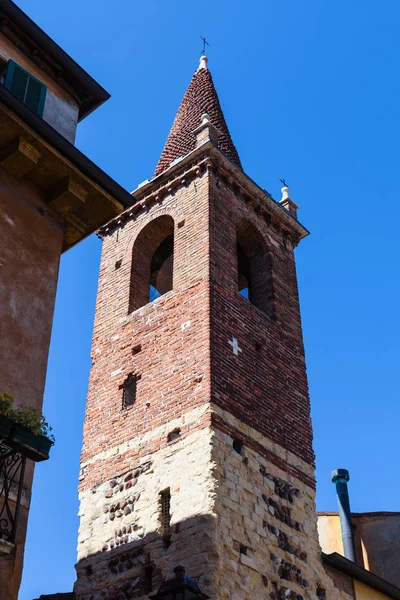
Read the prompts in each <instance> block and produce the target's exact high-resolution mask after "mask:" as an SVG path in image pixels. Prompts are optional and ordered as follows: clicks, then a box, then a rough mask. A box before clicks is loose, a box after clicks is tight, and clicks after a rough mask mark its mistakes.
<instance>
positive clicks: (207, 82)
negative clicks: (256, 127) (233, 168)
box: [154, 69, 241, 176]
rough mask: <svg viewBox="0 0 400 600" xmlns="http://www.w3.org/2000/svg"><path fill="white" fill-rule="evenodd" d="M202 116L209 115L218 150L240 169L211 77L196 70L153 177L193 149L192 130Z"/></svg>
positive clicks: (207, 73)
mask: <svg viewBox="0 0 400 600" xmlns="http://www.w3.org/2000/svg"><path fill="white" fill-rule="evenodd" d="M204 113H207V114H208V115H209V117H210V121H211V123H212V124H213V125H214V127H216V128H217V130H218V132H219V142H218V146H219V148H220V149H221V150H222V151H223V152H224V153H225V154H226V156H227V157H228V158H229V159H230V160H231V161H232V162H234V163H235V164H236V165H237V166H238V167H241V163H240V158H239V155H238V153H237V150H236V148H235V146H234V144H233V142H232V138H231V135H230V133H229V129H228V126H227V124H226V122H225V117H224V115H223V112H222V109H221V105H220V103H219V99H218V95H217V92H216V90H215V87H214V82H213V79H212V75H211V73H210V71H208V70H207V69H200V70H199V71H196V73H195V74H194V75H193V78H192V81H191V82H190V85H189V87H188V89H187V90H186V93H185V95H184V97H183V100H182V102H181V105H180V107H179V110H178V112H177V114H176V117H175V121H174V123H173V125H172V128H171V131H170V133H169V135H168V139H167V141H166V143H165V146H164V150H163V151H162V154H161V157H160V160H159V161H158V164H157V168H156V170H155V172H154V176H156V175H159V174H160V173H162V172H163V171H165V169H168V167H169V165H170V164H171V162H172V161H174V160H175V159H177V158H180V157H181V156H186V154H189V152H191V151H192V150H194V148H195V146H196V136H195V133H194V130H195V129H196V127H198V126H199V125H200V119H201V116H202V115H203V114H204Z"/></svg>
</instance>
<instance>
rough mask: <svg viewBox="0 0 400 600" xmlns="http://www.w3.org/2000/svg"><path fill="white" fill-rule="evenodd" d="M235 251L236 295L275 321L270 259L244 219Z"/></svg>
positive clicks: (240, 226)
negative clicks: (237, 293)
mask: <svg viewBox="0 0 400 600" xmlns="http://www.w3.org/2000/svg"><path fill="white" fill-rule="evenodd" d="M236 248H237V285H238V291H239V294H240V295H241V296H243V297H244V298H246V299H247V300H249V301H250V302H251V303H252V304H254V306H257V308H259V309H260V310H262V311H263V312H265V313H266V314H267V315H269V316H270V317H272V318H274V316H275V306H274V291H273V285H272V269H271V257H270V254H269V252H268V248H267V246H266V243H265V241H264V239H263V237H262V235H261V233H260V232H259V231H258V229H257V228H256V227H255V226H254V225H253V224H252V223H250V222H249V221H246V220H245V219H242V220H241V221H239V223H238V225H237V229H236Z"/></svg>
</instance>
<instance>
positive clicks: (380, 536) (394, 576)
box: [318, 512, 400, 587]
mask: <svg viewBox="0 0 400 600" xmlns="http://www.w3.org/2000/svg"><path fill="white" fill-rule="evenodd" d="M352 521H353V527H354V544H355V549H356V560H357V564H359V565H360V566H362V567H364V568H365V569H367V570H368V571H371V572H372V573H374V574H375V575H378V576H379V577H382V579H386V581H389V582H390V583H392V584H393V585H395V586H397V587H400V569H399V557H400V513H390V512H376V513H353V514H352ZM318 535H319V540H320V544H321V547H322V550H323V551H324V552H326V553H327V554H330V553H331V552H337V553H339V554H342V555H343V544H342V536H341V530H340V518H339V515H338V514H337V513H318Z"/></svg>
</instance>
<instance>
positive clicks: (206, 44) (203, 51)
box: [200, 36, 210, 55]
mask: <svg viewBox="0 0 400 600" xmlns="http://www.w3.org/2000/svg"><path fill="white" fill-rule="evenodd" d="M200 39H201V40H203V50H202V51H201V54H202V55H203V54H205V53H206V46H209V45H210V44H209V43H208V42H207V40H206V38H205V37H203V36H200Z"/></svg>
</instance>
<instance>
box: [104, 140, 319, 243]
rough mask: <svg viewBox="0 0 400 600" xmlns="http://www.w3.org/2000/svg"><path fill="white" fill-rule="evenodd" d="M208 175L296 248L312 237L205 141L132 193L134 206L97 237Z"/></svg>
mask: <svg viewBox="0 0 400 600" xmlns="http://www.w3.org/2000/svg"><path fill="white" fill-rule="evenodd" d="M205 171H208V172H210V173H212V174H213V175H214V176H216V177H218V178H219V179H223V180H224V181H225V182H226V184H227V185H229V186H231V188H232V189H233V190H234V192H235V193H236V195H238V196H239V197H240V199H241V200H242V201H243V202H244V203H245V204H246V205H248V206H249V207H251V208H252V209H253V210H254V212H255V213H256V214H257V215H258V216H259V217H260V218H262V219H264V220H265V222H266V223H267V224H268V225H269V224H271V223H272V224H273V225H274V226H275V227H278V228H279V227H280V228H281V229H282V230H284V231H286V232H287V234H288V235H290V237H291V238H292V241H293V244H294V245H297V243H298V242H299V241H300V240H301V239H302V238H304V237H306V236H307V235H308V234H309V231H308V230H307V229H306V228H305V227H304V226H303V225H301V223H300V222H299V221H298V220H297V219H295V218H294V217H293V216H292V215H291V214H290V213H289V211H288V210H286V208H284V207H283V206H282V205H281V204H280V203H279V202H277V201H276V200H274V199H273V198H272V196H271V195H270V194H268V192H266V191H265V190H263V189H262V188H261V187H260V186H258V185H257V184H256V183H255V182H254V181H253V180H252V179H251V178H250V177H249V176H248V175H246V173H244V172H243V171H242V169H240V168H239V167H237V166H236V165H235V164H234V163H232V162H231V161H230V160H229V158H228V157H227V156H225V155H224V153H223V152H221V150H220V149H219V148H218V147H217V146H216V145H215V144H214V143H213V142H211V141H206V142H205V143H203V144H202V145H201V146H199V147H198V148H196V149H195V150H193V151H192V152H190V153H189V154H187V155H186V156H184V157H182V159H180V160H178V161H175V164H172V165H171V166H170V167H169V169H167V170H166V171H164V172H163V173H160V175H158V176H157V177H154V178H153V179H151V180H150V181H148V182H146V183H144V184H142V185H140V186H139V187H138V188H137V189H136V190H134V191H133V192H132V196H133V197H134V199H135V203H134V205H133V206H132V207H130V208H129V209H128V210H126V211H124V212H123V213H122V214H121V215H119V216H118V217H117V218H115V219H113V220H112V221H110V222H109V223H107V225H106V226H104V227H102V228H101V229H100V230H99V231H98V234H99V235H100V237H102V236H104V235H107V234H110V233H112V232H113V231H114V230H115V229H116V228H118V227H120V226H122V225H123V224H125V223H126V222H127V221H128V220H130V219H132V218H134V217H135V216H136V215H137V214H138V213H140V212H141V211H142V210H143V209H145V210H148V208H149V206H151V205H152V204H154V203H161V202H162V199H163V197H164V196H166V195H168V194H171V193H174V192H176V191H177V189H178V188H179V187H181V186H185V185H188V183H189V181H190V180H191V179H193V178H195V177H199V176H201V175H202V174H203V173H204V172H205Z"/></svg>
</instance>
